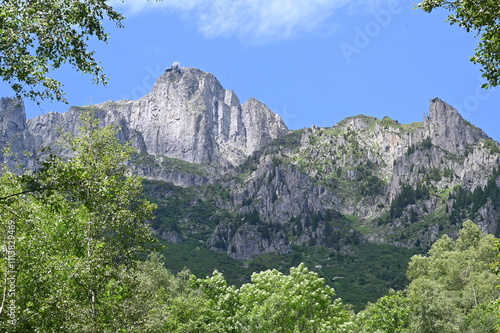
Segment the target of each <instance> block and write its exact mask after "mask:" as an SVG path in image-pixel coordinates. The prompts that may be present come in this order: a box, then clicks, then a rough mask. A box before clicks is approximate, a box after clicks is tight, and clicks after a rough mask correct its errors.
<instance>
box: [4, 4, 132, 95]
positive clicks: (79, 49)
mask: <svg viewBox="0 0 500 333" xmlns="http://www.w3.org/2000/svg"><path fill="white" fill-rule="evenodd" d="M105 19H107V20H110V21H112V22H114V23H116V24H117V25H118V26H121V22H122V20H123V19H124V18H123V16H122V15H121V14H120V13H118V12H116V11H115V10H114V9H113V8H112V7H111V6H110V5H109V1H106V0H85V1H74V0H38V1H32V0H3V1H0V77H1V78H2V80H3V81H5V82H7V83H8V84H9V85H10V86H11V87H12V89H13V90H14V92H15V93H16V95H17V97H19V98H20V97H23V96H24V97H29V98H31V99H34V100H38V101H39V100H40V99H45V98H49V99H57V100H60V101H65V99H64V92H63V90H62V84H61V82H59V81H57V80H56V79H54V78H51V77H50V76H49V73H50V72H51V71H52V70H54V69H57V68H60V67H61V66H62V65H64V64H69V65H71V66H73V67H74V68H75V69H77V70H78V71H81V72H83V73H86V74H91V75H92V76H93V77H94V81H95V82H96V83H106V80H107V78H106V76H105V75H104V73H103V70H102V68H101V67H100V66H99V63H98V62H97V60H96V59H95V57H94V55H95V52H94V51H92V50H89V46H88V41H89V39H90V38H96V39H97V40H99V41H104V42H105V41H106V40H107V38H108V35H107V33H106V31H105V28H104V20H105Z"/></svg>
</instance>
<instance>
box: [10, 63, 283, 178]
mask: <svg viewBox="0 0 500 333" xmlns="http://www.w3.org/2000/svg"><path fill="white" fill-rule="evenodd" d="M5 103H7V104H9V103H10V104H11V105H14V104H15V103H17V101H14V100H11V102H8V101H7V100H5ZM9 108H12V107H11V106H9V107H7V106H6V107H5V108H4V109H5V110H7V109H9ZM84 109H93V110H95V111H96V112H97V116H98V117H99V118H100V119H101V120H102V124H103V125H111V124H113V125H119V126H120V129H121V131H120V135H121V138H122V139H123V140H124V141H131V142H132V143H133V145H134V146H135V147H137V149H138V150H139V151H140V153H141V154H140V156H138V158H137V160H136V165H135V166H136V171H137V172H139V173H141V174H142V175H144V176H147V177H151V178H155V179H163V180H166V181H171V182H174V183H176V184H179V185H194V184H203V183H207V182H209V181H211V180H213V179H214V177H216V176H218V175H220V174H223V173H224V172H226V171H227V170H230V169H232V168H233V167H234V166H237V165H239V164H240V163H242V162H243V161H244V160H245V159H246V158H247V157H248V156H250V155H251V154H252V153H253V152H254V151H256V150H257V149H259V148H261V147H262V146H263V145H265V144H267V143H269V142H271V141H272V140H273V139H275V138H277V137H279V136H281V135H283V134H286V133H288V128H287V127H286V125H285V124H284V123H283V121H282V120H281V118H280V117H279V116H278V115H276V114H275V113H273V112H272V111H271V110H270V109H269V108H268V107H267V106H265V105H264V104H263V103H261V102H259V101H257V100H256V99H253V98H252V99H250V100H248V101H247V102H245V103H243V105H240V102H239V99H238V97H237V96H236V95H235V94H234V92H233V91H231V90H226V89H224V88H223V87H222V86H221V84H220V83H219V81H218V80H217V79H216V78H215V77H214V76H213V75H212V74H209V73H206V72H202V71H200V70H198V69H194V68H180V67H174V68H169V69H167V71H166V72H165V73H164V74H163V75H162V76H161V77H160V78H158V80H157V81H156V83H155V85H154V87H153V89H152V91H151V92H150V93H148V94H147V95H146V96H144V97H143V98H141V99H139V100H137V101H125V100H123V101H118V102H106V103H103V104H99V105H93V106H90V107H85V108H81V107H72V108H70V109H69V110H68V111H67V112H65V113H63V114H58V113H53V112H51V113H47V114H44V115H41V116H38V117H36V118H34V119H30V120H28V121H27V123H26V124H24V123H25V121H19V122H20V123H23V125H22V126H21V127H22V131H24V132H25V133H29V135H32V136H33V137H34V139H35V145H34V146H31V147H30V148H32V150H35V151H36V150H39V149H40V148H41V147H46V146H53V145H54V143H55V142H56V140H57V138H58V137H59V133H60V131H61V130H62V131H65V132H69V133H73V134H74V133H76V132H77V130H78V127H79V126H80V114H81V111H82V110H84ZM18 113H19V114H24V111H21V110H18ZM21 127H20V128H21ZM9 135H10V134H9ZM179 161H182V162H179ZM183 162H185V163H183ZM189 164H192V165H191V167H189ZM183 167H188V172H187V174H186V173H185V172H184V170H183ZM194 170H197V172H196V173H194V175H193V174H192V171H194Z"/></svg>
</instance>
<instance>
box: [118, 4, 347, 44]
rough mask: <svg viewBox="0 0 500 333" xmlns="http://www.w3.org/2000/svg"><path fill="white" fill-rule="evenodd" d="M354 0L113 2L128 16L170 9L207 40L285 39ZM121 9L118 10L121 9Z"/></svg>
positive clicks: (315, 26) (312, 27) (310, 28)
mask: <svg viewBox="0 0 500 333" xmlns="http://www.w3.org/2000/svg"><path fill="white" fill-rule="evenodd" d="M352 2H353V0H163V1H160V2H157V1H154V0H151V1H147V0H125V1H124V3H123V4H122V3H121V2H118V3H116V5H117V7H118V8H119V9H121V8H124V6H125V8H126V10H127V11H130V12H131V13H137V12H140V11H144V10H148V9H149V10H150V9H155V10H156V9H170V10H176V11H179V12H181V13H182V14H186V15H187V18H188V19H194V20H195V22H196V24H197V25H198V28H199V30H200V32H201V33H202V34H204V35H205V36H207V37H217V36H237V37H239V38H242V39H247V40H248V39H250V40H268V39H286V38H290V37H293V36H295V35H297V34H301V33H307V32H311V31H314V30H315V29H318V28H320V27H321V26H322V24H324V23H325V21H326V19H327V18H328V17H330V16H331V15H332V14H333V12H334V10H335V9H337V8H338V7H340V6H342V5H344V4H348V3H352ZM120 7H121V8H120Z"/></svg>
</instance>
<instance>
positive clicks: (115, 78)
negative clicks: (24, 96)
mask: <svg viewBox="0 0 500 333" xmlns="http://www.w3.org/2000/svg"><path fill="white" fill-rule="evenodd" d="M413 7H414V5H413V1H411V0H410V1H406V0H404V1H403V0H375V1H374V0H371V1H368V0H184V1H179V0H164V1H163V2H159V3H156V2H154V1H150V2H147V1H145V0H135V1H134V0H125V3H123V4H121V3H120V2H117V3H116V8H117V9H119V10H120V11H122V12H123V13H124V14H125V16H126V17H127V19H126V20H125V21H124V24H125V28H123V29H117V28H114V27H112V26H110V29H109V32H110V41H109V43H108V44H102V43H92V47H93V48H95V49H96V51H97V57H98V59H99V60H100V61H101V62H102V66H103V67H104V69H105V72H106V74H107V75H108V76H109V77H110V78H111V80H110V82H109V84H108V85H107V86H106V87H103V86H96V85H93V84H92V82H91V81H92V80H91V77H89V76H85V75H81V74H80V73H75V72H73V71H72V70H71V68H65V69H64V70H59V71H58V72H56V73H55V76H56V78H58V79H60V80H62V81H63V83H64V84H65V90H66V92H67V96H66V97H67V99H68V101H69V103H70V105H88V104H95V103H100V102H104V101H106V100H120V99H138V98H140V97H142V96H143V95H144V94H145V93H146V92H148V91H149V90H150V89H151V87H152V86H153V84H154V81H155V79H156V78H157V77H158V76H159V75H161V74H162V72H163V71H164V70H165V68H167V67H170V65H171V64H172V63H173V62H174V61H179V62H180V63H181V66H183V67H196V68H199V69H201V70H204V71H207V72H210V73H213V74H214V75H215V76H216V77H217V78H218V79H219V80H220V81H221V83H222V85H223V86H224V87H225V88H226V89H232V90H234V91H235V92H236V94H237V95H238V96H239V98H240V100H241V102H244V101H245V100H247V99H248V98H250V97H255V98H257V99H259V100H260V101H262V102H264V103H265V104H267V105H268V106H269V107H270V108H271V109H272V110H273V111H275V112H276V113H278V114H280V115H281V116H282V117H283V119H284V120H285V122H286V123H287V125H288V126H289V128H291V129H298V128H303V127H309V126H311V125H313V124H314V125H316V126H325V127H326V126H332V125H334V124H335V123H337V122H339V121H340V120H342V119H344V118H346V117H348V116H353V115H358V114H366V115H370V116H375V117H378V118H382V117H383V116H389V117H391V118H394V119H396V120H398V121H400V122H401V123H410V122H415V121H421V120H422V118H423V114H424V112H427V111H428V107H429V100H430V99H432V98H434V97H439V98H441V99H443V100H444V101H446V102H448V103H449V104H451V105H453V106H454V107H456V108H457V109H458V110H459V111H460V112H461V114H462V115H463V116H464V117H465V118H466V119H467V120H469V121H470V122H472V123H473V124H474V125H476V126H478V127H480V128H482V129H483V130H485V131H486V133H488V134H489V135H490V136H492V137H493V138H494V139H495V140H500V127H499V126H498V123H499V117H500V112H499V111H500V110H499V108H498V106H499V105H500V88H498V89H496V90H482V89H481V88H480V86H481V84H482V83H483V82H484V80H483V79H482V78H481V73H480V71H479V67H478V66H475V65H473V64H472V63H471V62H470V61H469V57H471V56H472V55H473V50H474V48H475V47H476V44H477V42H478V40H477V38H474V35H473V34H471V33H466V32H465V31H464V30H462V29H460V28H459V27H457V26H450V25H449V24H448V23H447V22H445V20H446V17H447V13H446V12H445V11H441V10H438V11H435V12H433V13H431V14H428V13H425V12H422V11H420V10H415V9H414V8H413ZM6 90H7V89H6ZM11 94H12V93H11V92H9V91H6V93H5V94H3V95H7V96H8V95H11ZM26 108H27V112H28V117H29V118H32V117H34V116H36V115H39V114H43V113H47V112H49V111H59V112H64V111H65V110H67V109H68V105H64V104H61V103H43V104H41V105H40V106H37V105H36V104H34V103H32V102H26Z"/></svg>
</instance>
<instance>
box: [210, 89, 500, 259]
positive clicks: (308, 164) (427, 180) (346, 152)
mask: <svg viewBox="0 0 500 333" xmlns="http://www.w3.org/2000/svg"><path fill="white" fill-rule="evenodd" d="M499 153H500V150H499V148H498V144H497V143H496V142H494V141H493V140H491V139H490V138H489V137H488V136H487V135H486V134H485V133H484V132H483V131H481V130H480V129H478V128H476V127H474V126H473V125H471V124H470V123H468V122H466V121H465V120H464V119H463V118H462V117H461V116H460V115H459V114H458V112H457V111H456V110H455V109H453V108H452V107H451V106H449V105H448V104H446V103H444V102H443V101H441V100H439V99H435V100H432V101H431V107H430V113H429V114H428V115H426V116H425V119H424V121H423V122H422V123H414V124H410V125H402V124H399V123H398V122H396V121H394V120H391V119H389V118H384V119H382V120H378V119H375V118H372V117H367V116H356V117H351V118H348V119H346V120H344V121H342V122H340V123H339V124H337V125H336V126H334V127H332V128H314V127H313V128H311V129H305V130H303V131H296V132H294V133H291V134H289V135H288V136H285V137H282V138H280V139H278V140H277V141H275V142H274V143H273V144H271V145H270V146H268V147H266V148H265V149H264V150H263V151H261V152H259V153H257V154H255V155H254V156H253V157H252V158H251V159H249V161H247V163H246V164H244V165H243V166H242V167H241V168H240V169H239V173H238V174H237V175H235V177H233V178H232V179H230V180H228V182H227V183H226V185H225V186H226V189H227V190H228V191H229V193H230V199H229V200H227V202H225V203H222V204H221V206H222V207H224V208H227V209H229V208H230V207H237V210H238V212H239V213H242V214H248V213H251V212H255V214H256V215H257V216H258V217H259V219H260V223H262V224H264V225H266V224H267V225H274V226H275V225H280V226H281V227H282V229H284V230H282V232H284V234H286V235H288V237H285V239H286V240H288V241H289V242H290V244H298V245H300V244H305V243H308V244H317V245H322V246H327V247H331V246H332V245H333V246H337V247H339V244H331V241H330V239H331V237H330V236H331V233H332V230H336V229H335V227H334V226H333V225H332V221H333V220H335V218H334V217H335V216H336V217H337V218H339V217H346V216H349V220H350V221H351V222H352V223H341V224H342V225H343V227H344V228H345V227H349V228H351V230H350V234H349V235H352V233H354V234H355V232H354V231H358V232H360V233H361V234H362V235H359V237H360V239H363V240H368V241H374V242H379V243H391V244H394V245H401V246H406V247H414V246H419V245H425V246H427V245H430V244H432V243H433V242H434V241H435V240H436V238H437V236H438V235H439V234H441V233H442V232H451V233H453V232H454V231H456V229H457V228H458V226H459V224H460V223H459V222H461V221H462V220H464V219H465V218H473V219H474V220H476V222H478V223H480V224H481V225H482V227H483V229H485V230H486V231H488V232H491V233H494V232H496V230H497V228H498V223H499V221H500V219H499V217H500V215H499V213H500V212H499V211H498V209H499V208H500V207H498V205H497V204H496V203H495V202H494V198H493V197H491V196H490V197H488V198H486V199H485V198H481V200H482V201H481V203H482V204H481V205H480V206H479V207H472V202H471V204H470V205H469V206H467V205H465V206H463V205H462V206H463V207H462V208H463V209H465V210H466V211H468V212H467V213H463V214H461V215H464V216H463V218H462V216H461V217H460V218H459V220H460V221H457V220H456V219H455V220H453V219H450V217H449V214H448V213H449V212H450V211H452V210H453V209H454V206H456V205H455V203H456V199H454V198H453V195H454V194H455V193H456V192H457V191H464V192H465V193H470V195H471V196H472V195H473V193H474V191H476V192H477V191H478V189H481V191H482V192H483V193H484V191H485V188H486V187H487V186H488V184H490V185H489V186H490V189H489V191H490V192H492V193H493V192H494V191H497V188H498V187H497V186H496V184H497V183H498V171H497V170H496V168H497V167H498V166H499V161H500V154H499ZM491 181H494V183H491ZM495 193H496V192H495ZM486 196H487V195H484V197H486ZM476 206H477V204H476ZM239 228H242V232H244V233H246V234H248V233H249V229H252V228H250V227H249V226H247V225H243V226H241V227H239ZM260 228H262V226H261V227H260ZM233 229H234V228H230V227H228V225H227V223H222V224H221V225H219V227H218V228H216V230H215V233H214V235H213V237H212V238H211V239H210V240H209V243H210V244H212V245H213V244H219V249H221V248H223V249H226V250H227V253H228V254H230V255H232V256H234V257H236V258H239V257H246V258H248V257H249V256H251V255H255V254H260V253H262V252H267V251H272V252H276V248H279V249H283V247H282V246H281V247H276V246H275V244H281V243H282V242H283V240H282V238H283V237H282V234H276V237H275V238H271V241H270V244H269V248H268V249H265V250H262V252H259V250H257V249H254V251H253V253H252V254H251V255H249V256H247V255H243V254H242V253H249V251H248V249H245V250H242V251H241V252H242V253H240V252H239V251H238V249H239V248H241V244H240V243H241V239H245V237H242V236H241V235H240V234H239V231H238V230H239V229H236V230H233ZM221 230H225V231H224V232H222V231H221ZM229 235H231V236H229ZM339 237H340V236H339ZM252 238H258V237H257V236H255V235H252ZM337 238H338V237H337ZM340 238H342V237H340ZM223 240H226V243H227V244H226V246H224V247H220V244H221V242H222V241H223ZM275 242H276V243H275ZM215 248H217V247H215ZM234 249H236V252H233V250H234ZM250 252H252V251H250Z"/></svg>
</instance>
